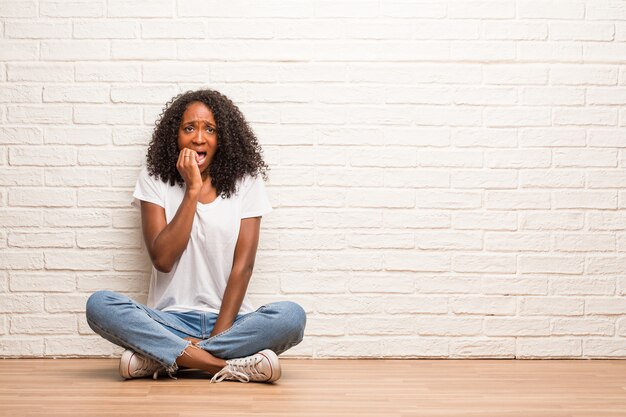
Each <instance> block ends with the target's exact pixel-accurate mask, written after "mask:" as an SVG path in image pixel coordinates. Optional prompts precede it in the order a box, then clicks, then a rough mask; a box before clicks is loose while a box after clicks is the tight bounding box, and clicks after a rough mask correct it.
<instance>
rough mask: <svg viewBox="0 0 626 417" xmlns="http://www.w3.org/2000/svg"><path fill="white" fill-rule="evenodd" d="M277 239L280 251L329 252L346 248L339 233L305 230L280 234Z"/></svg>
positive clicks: (343, 239)
mask: <svg viewBox="0 0 626 417" xmlns="http://www.w3.org/2000/svg"><path fill="white" fill-rule="evenodd" d="M279 239H280V249H282V250H319V249H323V250H330V249H343V248H345V247H346V242H345V237H344V235H343V234H340V233H327V232H322V233H320V232H311V231H307V230H302V231H297V232H281V233H280V236H279Z"/></svg>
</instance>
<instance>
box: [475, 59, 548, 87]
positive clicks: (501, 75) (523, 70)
mask: <svg viewBox="0 0 626 417" xmlns="http://www.w3.org/2000/svg"><path fill="white" fill-rule="evenodd" d="M484 78H485V83H486V84H505V85H543V84H546V83H547V82H548V69H547V67H545V66H544V65H536V64H522V63H520V64H516V65H510V64H494V65H489V66H487V67H486V68H485V69H484Z"/></svg>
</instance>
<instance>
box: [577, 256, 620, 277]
mask: <svg viewBox="0 0 626 417" xmlns="http://www.w3.org/2000/svg"><path fill="white" fill-rule="evenodd" d="M625 266H626V258H622V257H620V256H617V257H616V256H595V255H590V254H587V269H586V272H587V273H588V274H620V273H621V271H622V270H623V268H624V267H625Z"/></svg>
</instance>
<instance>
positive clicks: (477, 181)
mask: <svg viewBox="0 0 626 417" xmlns="http://www.w3.org/2000/svg"><path fill="white" fill-rule="evenodd" d="M451 184H452V187H453V188H481V189H487V188H499V189H501V188H517V173H516V172H513V171H507V170H492V171H454V172H452V182H451Z"/></svg>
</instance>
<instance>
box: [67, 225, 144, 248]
mask: <svg viewBox="0 0 626 417" xmlns="http://www.w3.org/2000/svg"><path fill="white" fill-rule="evenodd" d="M76 244H77V246H78V247H79V248H118V249H133V248H139V247H140V246H141V245H140V244H141V235H140V232H139V230H138V229H137V230H131V231H126V230H98V231H90V230H79V231H77V232H76Z"/></svg>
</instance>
